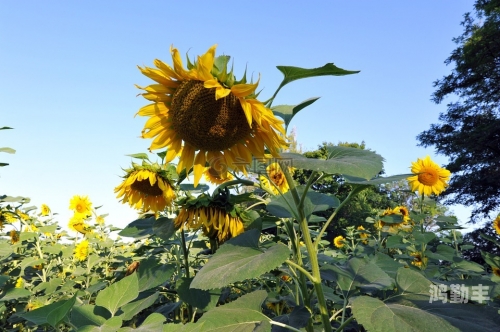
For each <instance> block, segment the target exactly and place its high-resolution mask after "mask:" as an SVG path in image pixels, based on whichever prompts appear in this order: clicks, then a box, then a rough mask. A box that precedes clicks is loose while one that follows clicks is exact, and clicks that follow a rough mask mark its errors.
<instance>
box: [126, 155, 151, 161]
mask: <svg viewBox="0 0 500 332" xmlns="http://www.w3.org/2000/svg"><path fill="white" fill-rule="evenodd" d="M126 156H127V157H132V158H135V159H141V160H149V157H148V155H147V154H146V153H134V154H127V155H126Z"/></svg>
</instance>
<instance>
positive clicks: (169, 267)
mask: <svg viewBox="0 0 500 332" xmlns="http://www.w3.org/2000/svg"><path fill="white" fill-rule="evenodd" d="M175 271H176V267H175V264H160V263H158V261H157V260H156V259H155V258H154V257H150V258H148V259H146V260H144V261H141V264H140V265H139V269H138V270H137V278H138V279H139V292H143V291H145V290H148V289H152V288H155V287H158V286H160V285H163V284H164V283H165V282H167V281H168V280H170V278H171V277H172V275H173V274H174V272H175Z"/></svg>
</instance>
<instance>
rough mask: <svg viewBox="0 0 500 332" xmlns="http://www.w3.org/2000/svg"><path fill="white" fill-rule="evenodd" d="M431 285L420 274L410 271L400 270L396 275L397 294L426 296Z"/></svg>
mask: <svg viewBox="0 0 500 332" xmlns="http://www.w3.org/2000/svg"><path fill="white" fill-rule="evenodd" d="M431 285H432V283H431V282H430V281H429V280H428V279H427V278H425V277H424V276H423V275H421V274H420V273H418V272H416V271H415V270H412V269H407V268H403V267H402V268H400V269H399V270H398V274H397V275H396V286H397V287H398V294H406V293H412V294H427V295H429V290H430V287H431Z"/></svg>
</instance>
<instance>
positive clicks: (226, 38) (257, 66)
mask: <svg viewBox="0 0 500 332" xmlns="http://www.w3.org/2000/svg"><path fill="white" fill-rule="evenodd" d="M473 3H474V1H472V0H467V1H465V0H441V1H434V0H425V1H412V2H410V1H395V0H391V1H390V0H387V1H368V0H364V1H340V0H335V1H315V0H312V1H307V2H290V1H252V2H234V3H227V2H225V3H224V2H217V1H190V2H181V1H148V2H138V1H78V2H77V1H67V2H61V1H58V2H56V1H18V2H13V1H12V2H8V1H2V2H0V31H3V33H2V34H1V35H0V112H1V113H0V114H1V117H0V126H10V127H13V128H15V130H9V131H0V142H1V143H0V147H5V146H7V147H11V148H14V149H16V150H17V152H16V154H13V155H10V154H5V153H2V154H0V161H2V162H8V163H10V166H8V167H4V168H0V194H7V195H10V196H25V197H30V198H31V199H32V201H31V203H32V204H33V205H36V206H40V204H42V203H46V204H48V205H49V206H50V207H51V208H52V210H53V212H57V213H59V216H58V220H59V221H60V223H61V224H62V225H66V224H67V221H68V220H69V218H70V216H71V214H72V212H71V211H70V210H69V208H68V207H69V200H70V198H71V197H72V196H73V195H76V194H78V195H88V196H89V198H90V200H91V201H92V202H93V204H94V206H99V205H103V207H102V208H101V209H100V211H102V212H103V213H104V212H107V213H109V214H110V215H109V217H108V218H107V220H108V221H109V222H111V223H112V224H113V225H115V226H118V227H123V226H125V225H126V224H127V223H128V222H130V221H132V220H134V219H135V216H136V212H135V211H134V210H132V209H131V208H130V207H128V206H127V205H123V204H121V203H119V202H118V200H117V199H116V198H115V194H114V193H113V189H114V187H116V186H117V185H118V184H119V183H120V176H121V175H122V174H123V173H122V170H121V168H126V167H128V166H129V165H130V161H131V158H130V157H127V156H126V155H127V154H132V153H138V152H146V149H147V147H148V146H149V144H150V141H149V140H143V139H141V138H139V136H140V132H141V129H142V128H143V125H144V123H145V119H144V118H140V117H136V118H134V114H135V113H136V112H137V110H138V109H139V108H140V107H142V106H144V105H146V104H147V101H146V100H144V99H143V98H141V97H136V95H137V94H138V93H139V92H140V91H139V90H138V89H137V88H135V87H134V84H138V85H147V84H149V83H150V82H151V81H150V80H149V79H147V78H146V77H144V76H142V75H141V73H140V72H139V70H138V69H137V65H141V66H143V65H146V66H152V63H153V60H154V59H155V58H159V59H162V60H163V61H165V62H167V63H171V58H170V55H169V48H170V45H174V46H175V47H177V48H178V49H179V50H180V52H181V53H183V54H184V53H186V52H188V51H189V55H190V56H191V57H194V56H196V55H198V54H201V53H204V52H205V51H206V50H207V49H208V48H209V47H210V46H211V45H213V44H218V48H217V54H226V55H231V56H232V58H233V60H234V66H235V74H236V76H237V77H240V76H241V75H242V73H243V71H244V69H245V66H247V67H248V72H249V73H250V74H253V75H254V77H255V78H257V77H258V75H259V74H260V75H261V81H260V85H259V87H260V88H263V91H262V92H261V95H260V96H261V97H262V99H267V98H268V97H269V96H270V95H271V94H272V93H273V92H274V91H275V89H276V87H277V86H278V85H279V83H280V82H281V79H282V75H281V73H280V72H279V71H278V70H277V69H276V66H277V65H290V66H299V67H306V68H314V67H319V66H323V65H324V64H326V63H328V62H334V63H335V65H337V66H339V67H341V68H344V69H348V70H361V72H360V73H359V74H356V75H350V76H345V77H320V78H313V79H308V80H302V81H297V82H294V83H292V84H290V85H287V86H286V87H285V88H283V89H282V90H281V92H280V94H279V95H278V97H277V99H276V100H275V103H274V105H279V104H297V103H299V102H301V101H303V100H305V99H308V98H310V97H321V99H319V100H318V101H317V102H316V103H314V104H313V105H311V106H310V107H308V108H307V109H305V110H303V111H302V112H301V113H299V114H298V115H297V116H296V117H295V118H294V119H293V120H292V122H291V124H290V128H292V127H296V132H297V139H298V141H299V143H301V144H302V147H303V149H304V150H312V149H315V148H316V147H317V145H318V144H320V143H321V142H323V141H328V142H333V143H338V142H339V141H349V142H361V141H365V142H366V145H367V147H368V148H370V149H372V150H375V151H376V152H377V153H379V154H381V155H382V156H383V157H384V158H385V159H386V162H385V165H384V167H385V170H386V174H387V175H395V174H401V173H407V172H409V167H410V165H411V162H412V161H415V160H416V159H417V158H419V157H425V155H427V154H429V155H430V156H431V158H433V159H434V160H435V161H436V162H438V163H439V164H445V163H446V161H447V160H446V158H445V157H444V156H436V155H435V152H434V149H433V148H427V149H424V148H422V147H417V146H416V144H417V141H416V139H415V137H416V136H417V135H418V134H419V133H420V132H422V131H423V130H426V129H428V128H429V126H430V124H432V123H436V122H437V119H438V115H439V113H440V112H444V111H445V110H446V106H445V105H444V104H443V105H435V104H433V103H432V102H431V101H430V96H431V94H432V92H433V90H434V89H433V87H432V82H433V81H435V80H436V79H438V78H441V77H442V76H443V75H446V74H448V73H449V72H450V71H451V69H452V67H450V66H448V67H447V66H445V64H444V60H445V59H446V58H447V57H448V56H449V54H450V53H451V51H452V50H453V49H454V47H455V44H454V43H453V42H452V38H453V37H456V36H459V35H460V34H461V33H462V27H461V26H460V22H461V20H462V16H463V14H464V13H465V12H467V11H471V10H472V6H473ZM453 210H454V211H455V212H456V213H457V215H458V217H459V219H460V220H461V221H466V218H467V216H468V213H467V209H463V208H460V207H456V208H453Z"/></svg>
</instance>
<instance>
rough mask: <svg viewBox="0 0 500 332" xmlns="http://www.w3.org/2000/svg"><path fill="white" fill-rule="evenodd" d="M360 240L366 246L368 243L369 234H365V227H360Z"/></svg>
mask: <svg viewBox="0 0 500 332" xmlns="http://www.w3.org/2000/svg"><path fill="white" fill-rule="evenodd" d="M358 231H360V232H359V238H360V239H361V240H362V241H363V243H364V244H366V243H368V241H367V240H368V233H365V228H364V227H363V226H361V225H360V226H358Z"/></svg>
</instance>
